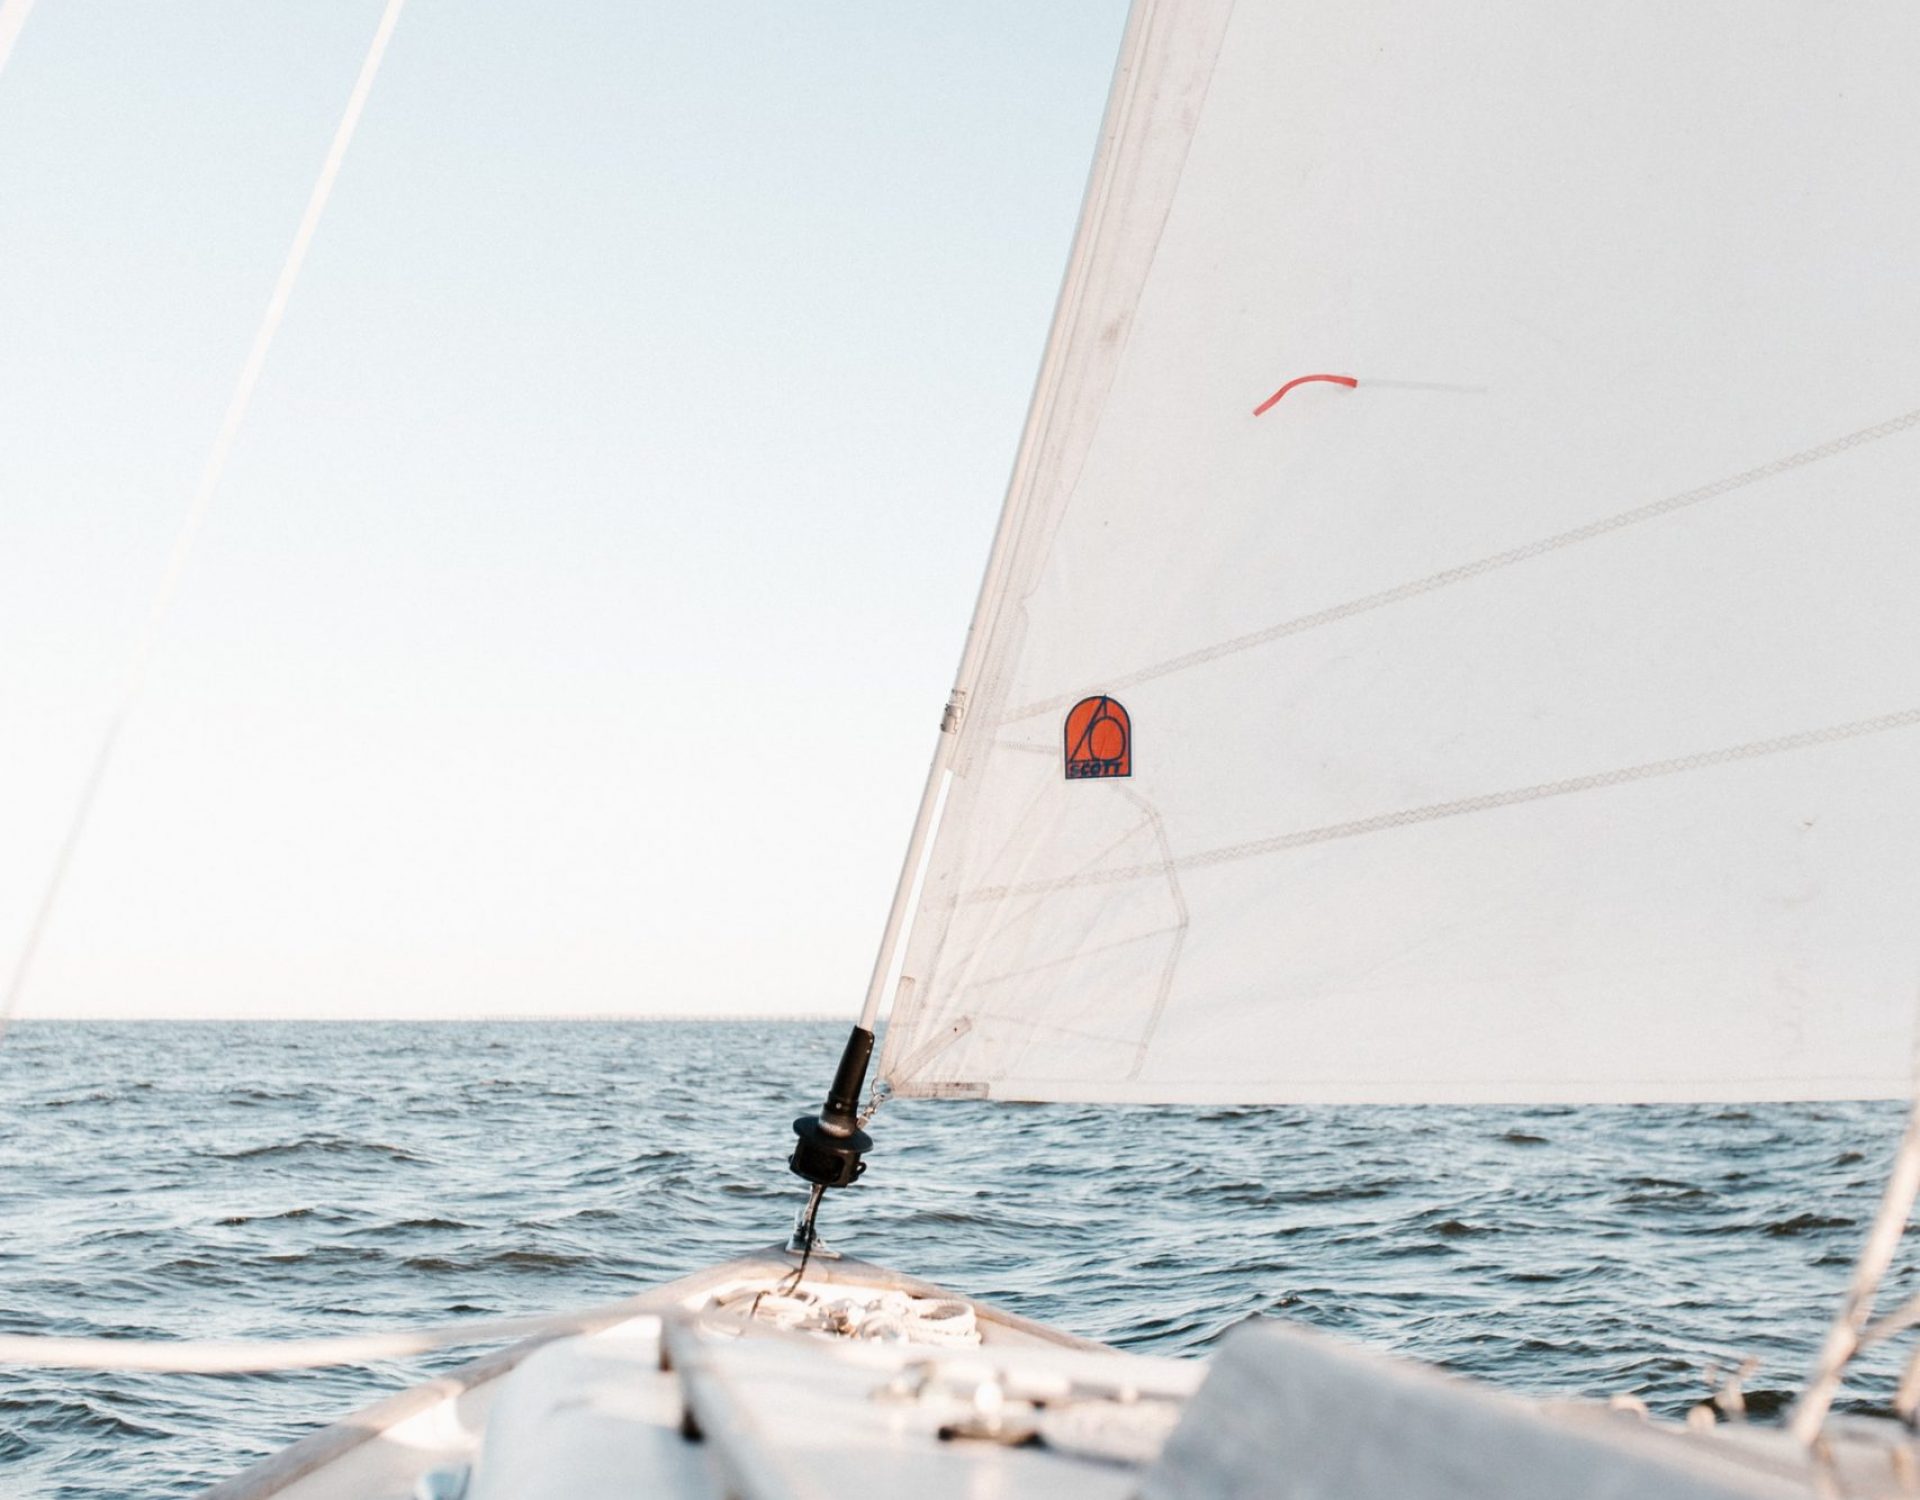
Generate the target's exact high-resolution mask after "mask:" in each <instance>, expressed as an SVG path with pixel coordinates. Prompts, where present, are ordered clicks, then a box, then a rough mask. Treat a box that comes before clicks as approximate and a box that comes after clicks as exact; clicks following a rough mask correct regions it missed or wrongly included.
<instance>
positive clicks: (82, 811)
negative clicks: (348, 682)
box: [0, 0, 406, 1038]
mask: <svg viewBox="0 0 1920 1500" xmlns="http://www.w3.org/2000/svg"><path fill="white" fill-rule="evenodd" d="M28 4H30V0H0V66H3V65H4V64H5V62H6V56H7V52H8V51H9V49H10V48H11V45H12V41H13V37H14V35H15V34H17V33H18V31H19V29H20V25H21V24H22V23H23V22H24V21H25V19H26V10H27V8H28ZM405 4H406V0H387V5H386V8H385V10H383V11H382V12H381V15H380V24H379V25H378V26H377V27H375V28H374V33H373V41H372V43H371V44H370V45H369V46H368V48H367V55H366V57H365V59H364V60H363V61H362V62H361V64H360V74H359V77H357V78H356V79H355V80H354V83H353V92H352V93H351V94H349V95H348V96H347V107H346V110H345V112H344V113H343V114H342V115H341V117H340V124H339V125H338V127H337V128H336V129H335V130H334V133H333V144H332V145H331V146H329V147H328V149H327V158H326V161H325V162H324V163H323V164H322V165H321V168H320V176H319V178H318V179H317V180H316V181H315V182H314V185H313V191H312V193H310V194H309V195H308V197H307V208H306V212H305V213H304V214H302V215H301V218H300V227H299V228H298V229H297V230H295V231H294V236H293V244H292V246H291V248H289V249H288V251H287V258H286V261H285V262H284V263H283V264H282V265H281V267H280V276H279V279H278V280H277V281H276V282H275V283H274V287H273V295H272V296H271V297H270V298H269V299H268V300H267V310H266V313H265V314H264V315H263V316H262V318H261V319H260V326H259V328H258V330H257V331H256V332H255V333H254V336H253V346H252V348H250V349H249V350H248V351H247V361H246V363H245V364H244V365H242V366H241V369H240V378H239V379H238V380H237V381H236V382H235V383H234V387H233V394H232V396H231V397H229V398H228V401H227V411H226V416H225V418H224V419H223V420H222V421H221V423H220V430H219V432H218V434H216V435H215V437H214V440H213V447H212V448H211V449H210V450H209V451H208V453H207V458H206V463H205V464H204V465H203V466H202V468H201V470H200V480H199V483H198V484H197V485H196V486H195V488H194V491H193V498H192V500H191V501H190V502H189V503H188V506H187V512H186V516H185V518H184V519H183V520H182V522H181V525H180V530H179V532H178V533H177V534H176V535H175V537H174V541H173V548H172V550H171V551H170V552H169V553H168V554H167V561H166V567H165V568H164V569H163V570H162V572H161V575H160V584H159V587H158V588H157V589H155V591H154V595H153V601H152V603H151V604H150V605H149V607H148V609H147V615H146V619H145V621H144V622H143V623H142V624H141V627H140V631H139V634H138V635H136V636H135V637H134V642H133V649H132V650H131V651H130V652H129V654H128V658H127V666H126V670H125V673H124V675H123V676H122V678H121V683H120V691H119V694H118V695H117V697H116V698H115V699H114V706H113V710H112V712H111V713H110V714H109V715H108V718H107V723H106V728H105V730H104V731H103V732H102V734H101V736H100V742H99V745H98V747H97V748H96V749H95V751H94V754H93V759H92V761H91V762H90V763H89V765H88V767H87V775H86V779H85V781H83V782H82V783H81V787H80V795H79V798H78V799H77V800H76V802H75V803H74V808H73V813H72V816H71V817H69V819H68V820H67V826H66V831H65V833H64V834H63V835H62V836H61V840H60V845H59V848H58V849H57V851H56V852H55V854H54V857H53V864H52V866H51V868H50V869H49V870H48V872H47V878H46V882H45V884H44V885H43V886H42V887H41V891H40V900H39V902H38V904H37V905H36V906H35V908H34V912H33V919H32V921H31V922H30V923H29V924H28V926H27V934H26V937H25V938H24V939H23V940H22V941H21V944H20V949H19V952H18V953H17V954H16V955H15V957H14V962H13V969H12V972H11V973H10V974H9V975H8V978H7V985H6V989H5V990H4V991H0V1038H4V1037H5V1035H6V1031H7V1027H8V1026H9V1025H10V1024H11V1023H12V1020H13V1016H14V1013H15V1011H16V1010H17V1009H18V1008H19V1004H20V999H21V997H22V995H24V994H25V992H26V988H27V982H28V980H29V979H30V978H31V977H32V973H33V963H34V959H35V958H36V957H37V956H38V954H39V951H40V945H41V941H42V940H43V939H44V938H45V936H46V933H47V928H48V925H49V924H50V923H51V922H52V920H53V913H54V909H55V908H56V907H57V906H58V904H59V901H60V892H61V890H62V888H63V887H64V886H65V884H66V879H67V872H68V870H69V868H70V867H71V866H72V864H73V856H74V852H75V850H77V849H78V848H79V846H80V840H81V837H82V835H83V834H84V833H85V832H86V827H87V822H88V820H89V819H90V817H91V816H92V813H93V806H94V803H95V802H96V801H97V800H98V799H99V795H100V787H101V785H102V784H103V783H104V782H105V780H106V776H107V769H108V767H109V766H110V765H111V764H112V762H113V756H114V751H115V749H116V748H117V747H118V745H119V743H120V736H121V733H122V731H123V730H124V729H125V728H126V725H127V720H128V718H129V717H130V716H131V714H132V712H133V707H134V703H135V701H136V700H137V699H138V697H139V695H140V688H141V685H142V683H143V682H144V681H145V678H146V674H147V668H148V665H149V662H150V660H151V658H152V656H153V650H154V647H155V645H156V644H158V642H159V639H160V632H161V628H162V626H163V625H164V624H165V622H166V618H167V615H168V613H169V612H170V610H171V609H172V606H173V601H174V597H175V596H176V595H177V594H178V593H179V591H180V582H181V579H182V578H183V577H185V575H186V569H187V563H188V560H189V559H190V558H191V557H192V554H193V548H194V544H195V542H197V541H198V540H199V536H200V532H201V529H202V527H203V526H204V525H205V523H206V519H207V514H208V512H209V511H210V510H211V509H212V508H213V500H214V496H215V494H216V493H217V492H218V491H219V488H220V481H221V478H222V477H223V476H224V475H225V473H226V470H227V460H228V459H229V458H230V457H231V456H232V454H233V446H234V442H235V441H236V439H237V438H238V437H239V434H240V428H241V425H242V424H243V423H244V422H245V420H246V416H247V408H248V407H249V406H251V405H252V403H253V393H254V389H255V387H256V386H258V385H259V383H260V372H261V370H262V369H263V368H265V366H266V362H267V351H268V350H269V349H271V348H272V347H273V339H274V335H275V334H276V333H278V332H279V331H280V321H281V319H282V318H283V317H284V316H285V315H286V311H287V303H288V301H289V299H290V298H291V297H292V296H293V288H294V283H295V282H296V281H298V280H299V277H300V268H301V266H302V265H303V264H304V263H305V262H306V258H307V251H308V249H309V248H310V247H311V246H312V244H313V237H314V234H315V232H316V231H317V230H318V229H319V227H320V218H321V215H322V214H324V213H325V212H326V207H327V199H328V198H329V197H331V196H332V193H333V184H334V181H335V179H336V178H338V177H339V175H340V164H341V163H342V162H343V161H344V160H345V159H346V155H347V147H348V145H349V144H351V142H352V140H353V133H354V129H355V127H356V126H358V125H359V123H360V114H361V111H362V110H363V109H364V108H365V107H366V103H367V95H368V94H369V93H371V92H372V90H373V80H374V77H375V75H376V74H378V73H379V71H380V61H381V59H382V58H383V57H384V56H385V55H386V51H387V42H388V40H389V39H390V38H391V37H392V35H393V28H394V27H395V25H397V24H398V22H399V20H400V10H401V7H402V6H404V5H405ZM9 28H10V29H9Z"/></svg>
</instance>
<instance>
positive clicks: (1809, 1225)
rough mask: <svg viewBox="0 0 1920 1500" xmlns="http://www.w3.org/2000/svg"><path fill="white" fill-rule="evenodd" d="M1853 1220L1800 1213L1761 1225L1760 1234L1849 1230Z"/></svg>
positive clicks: (1782, 1234)
mask: <svg viewBox="0 0 1920 1500" xmlns="http://www.w3.org/2000/svg"><path fill="white" fill-rule="evenodd" d="M1854 1222H1855V1221H1854V1220H1852V1219H1843V1218H1838V1217H1835V1216H1834V1215H1831V1214H1815V1213H1802V1214H1795V1215H1794V1216H1793V1217H1792V1218H1790V1219H1776V1220H1775V1221H1774V1222H1773V1223H1771V1224H1767V1225H1763V1226H1762V1232H1763V1233H1766V1234H1770V1235H1775V1236H1785V1235H1796V1234H1813V1233H1815V1232H1817V1231H1819V1230H1822V1229H1851V1228H1853V1226H1854Z"/></svg>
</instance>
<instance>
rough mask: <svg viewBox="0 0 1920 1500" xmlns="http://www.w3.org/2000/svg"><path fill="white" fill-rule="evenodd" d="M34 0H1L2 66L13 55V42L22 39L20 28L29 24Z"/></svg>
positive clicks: (0, 59) (0, 34)
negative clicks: (29, 13) (28, 14)
mask: <svg viewBox="0 0 1920 1500" xmlns="http://www.w3.org/2000/svg"><path fill="white" fill-rule="evenodd" d="M32 9H33V0H0V68H5V67H6V65H7V59H8V58H9V57H11V56H12V55H13V44H14V43H15V42H17V41H18V40H19V39H20V28H21V27H22V26H25V25H26V24H27V13H28V12H29V11H31V10H32Z"/></svg>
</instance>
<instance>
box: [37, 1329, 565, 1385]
mask: <svg viewBox="0 0 1920 1500" xmlns="http://www.w3.org/2000/svg"><path fill="white" fill-rule="evenodd" d="M579 1323H580V1319H579V1315H577V1314H574V1315H561V1316H553V1315H550V1314H549V1315H543V1316H540V1317H528V1318H484V1319H478V1320H473V1321H469V1322H465V1323H442V1324H437V1325H434V1326H432V1327H427V1328H416V1329H413V1330H411V1331H409V1332H405V1333H366V1334H346V1335H343V1336H340V1337H328V1338H312V1339H91V1338H53V1337H48V1336H44V1335H39V1334H8V1335H0V1365H33V1366H36V1367H38V1368H41V1369H64V1370H142V1371H146V1372H148V1373H151V1374H165V1375H238V1374H246V1373H250V1372H255V1371H262V1370H308V1369H318V1368H321V1367H323V1366H327V1365H362V1364H371V1363H373V1362H375V1361H377V1360H386V1359H404V1358H407V1357H408V1356H410V1355H415V1354H426V1353H428V1352H430V1351H432V1350H434V1349H446V1348H451V1347H453V1346H455V1345H459V1344H491V1343H501V1342H505V1341H506V1340H509V1339H523V1338H531V1337H533V1336H534V1335H536V1334H541V1333H549V1332H561V1331H564V1330H569V1329H575V1328H577V1327H578V1326H579Z"/></svg>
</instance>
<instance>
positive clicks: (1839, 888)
mask: <svg viewBox="0 0 1920 1500" xmlns="http://www.w3.org/2000/svg"><path fill="white" fill-rule="evenodd" d="M1915 76H1920V11H1917V10H1915V9H1914V8H1912V7H1910V6H1907V5H1903V4H1894V3H1877V4H1863V5H1855V6H1846V7H1831V6H1824V5H1819V4H1815V3H1810V0H1765V3H1740V4H1732V3H1689V4H1684V5H1673V4H1660V3H1627V4H1621V5H1610V6H1599V7H1594V6H1573V5H1551V4H1550V5H1542V4H1539V3H1537V0H1487V3H1481V4H1476V5H1473V6H1435V5H1415V4H1406V3H1389V0H1354V3H1349V4H1344V5H1339V6H1328V5H1314V4H1305V3H1274V0H1268V3H1261V4H1253V3H1248V0H1241V3H1239V4H1238V5H1235V4H1232V3H1231V0H1180V3H1177V4H1176V3H1172V0H1143V3H1141V4H1139V5H1138V6H1136V11H1135V14H1134V16H1133V18H1132V20H1131V22H1130V25H1129V28H1128V35H1127V40H1126V42H1125V44H1124V47H1123V52H1122V56H1121V61H1120V66H1119V70H1118V73H1117V75H1116V80H1115V87H1114V91H1113V97H1112V101H1111V103H1110V106H1109V111H1108V116H1107V121H1106V124H1105V127H1104V131H1103V137H1102V143H1101V148H1100V154H1099V158H1098V160H1097V162H1096V166H1095V170H1094V174H1093V178H1092V181H1091V183H1090V186H1089V191H1088V197H1087V202H1086V206H1085V210H1084V213H1083V216H1082V222H1081V227H1080V231H1079V235H1078V238H1077V240H1076V243H1075V248H1074V252H1073V256H1072V261H1071V264H1070V266H1069V270H1068V274H1067V280H1066V284H1065V287H1064V289H1063V292H1062V297H1061V302H1060V307H1059V310H1058V314H1057V317H1056V321H1055V326H1054V329H1053V333H1052V337H1051V340H1050V343H1049V347H1048V352H1047V356H1046V361H1045V364H1044V366H1043V369H1042V372H1041V377H1040V382H1039V385H1038V388H1037V390H1036V394H1035V399H1034V404H1033V408H1032V413H1031V416H1030V418H1029V422H1028V427H1027V431H1026V434H1025V437H1024V440H1023V443H1022V447H1021V451H1020V455H1019V459H1018V461H1017V463H1016V467H1015V472H1014V477H1013V481H1012V485H1011V488H1010V491H1009V495H1008V500H1007V505H1006V510H1005V513H1004V516H1003V518H1002V523H1001V530H1000V535H999V537H998V539H997V541H996V544H995V550H994V555H993V560H992V562H991V564H990V566H989V570H988V577H987V581H986V585H985V587H984V588H983V591H982V596H981V600H980V604H979V609H978V613H977V615H976V618H975V621H974V626H973V631H972V634H971V636H970V638H969V644H968V649H967V653H966V656H965V658H964V660H963V662H962V666H961V671H960V676H959V680H958V685H957V689H956V694H955V700H954V705H953V708H952V710H951V711H950V713H949V722H948V725H947V727H946V729H944V730H943V734H942V740H941V746H940V751H939V754H938V756H937V758H936V762H935V775H934V776H933V778H932V779H931V780H930V782H929V797H928V804H927V807H926V808H925V809H923V818H922V825H921V826H922V829H929V828H930V829H931V832H930V835H929V842H928V846H927V849H926V852H925V856H924V869H923V871H922V873H921V878H920V879H919V881H918V882H917V883H916V882H915V880H914V876H915V873H916V866H917V865H919V864H920V861H919V860H918V859H916V858H910V859H909V862H908V863H909V868H908V870H907V872H906V874H905V875H904V876H903V882H902V884H903V891H902V897H903V899H902V901H901V903H900V905H901V908H902V909H903V910H904V908H905V906H906V905H907V903H906V901H905V899H904V898H905V894H906V891H907V889H908V888H909V887H914V888H917V889H918V892H919V900H918V905H917V908H916V909H915V911H914V914H913V916H912V920H911V923H910V925H908V924H902V923H900V922H898V921H896V922H895V923H892V924H890V929H889V930H890V933H898V932H899V930H900V929H901V927H902V926H903V925H907V934H908V935H907V936H906V938H905V940H904V947H903V949H902V950H901V952H900V954H899V955H897V968H898V970H899V980H898V984H897V987H895V988H894V990H893V994H892V999H893V1006H892V1014H891V1019H890V1022H889V1025H888V1028H887V1033H886V1037H885V1046H884V1051H883V1054H882V1061H881V1067H880V1073H881V1076H882V1078H883V1080H884V1081H885V1082H886V1083H887V1085H889V1086H890V1087H891V1089H892V1090H893V1091H894V1092H895V1093H897V1094H901V1095H921V1096H929V1095H934V1096H940V1095H944V1096H960V1097H968V1096H972V1097H982V1096H991V1097H996V1098H1025V1099H1099V1100H1141V1101H1234V1102H1244V1103H1261V1102H1285V1101H1309V1100H1332V1101H1339V1100H1352V1101H1365V1100H1396V1101H1423V1100H1435V1101H1446V1100H1460V1101H1476V1100H1493V1101H1500V1100H1511V1101H1530V1100H1655V1099H1775V1098H1820V1097H1879V1096H1889V1095H1904V1094H1906V1093H1907V1091H1908V1087H1909V1083H1910V1079H1911V1062H1912V1052H1913V1042H1914V1022H1915V1011H1916V1001H1917V999H1920V587H1916V586H1915V582H1914V578H1913V558H1914V556H1915V555H1916V552H1917V551H1920V517H1917V514H1916V499H1917V497H1920V275H1915V274H1914V268H1915V267H1916V266H1920V193H1916V192H1915V191H1914V189H1913V182H1912V172H1911V165H1910V164H1911V161H1912V157H1913V149H1914V147H1915V146H1916V144H1920V90H1915V89H1914V87H1913V82H1912V81H1913V79H1914V77H1915ZM1308 375H1318V376H1327V377H1338V378H1337V379H1330V378H1323V379H1317V380H1310V381H1304V382H1301V383H1298V384H1294V382H1296V381H1298V380H1299V379H1300V377H1303V376H1308ZM1289 386H1291V388H1290V389H1287V390H1286V394H1285V395H1284V397H1283V398H1282V399H1280V400H1278V401H1273V400H1272V399H1271V398H1273V397H1274V396H1275V395H1276V394H1277V393H1278V392H1279V391H1280V390H1281V389H1282V388H1283V387H1289ZM1256 408H1261V413H1260V414H1259V415H1255V409H1256ZM941 794H943V796H944V801H943V805H942V810H941V815H940V816H939V817H938V818H937V819H936V818H934V817H933V816H932V811H933V808H934V806H935V803H936V801H937V800H939V799H940V796H941ZM893 956H894V955H891V954H888V953H883V961H882V964H881V970H882V972H885V971H886V969H887V967H888V965H887V959H888V958H889V957H893Z"/></svg>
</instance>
